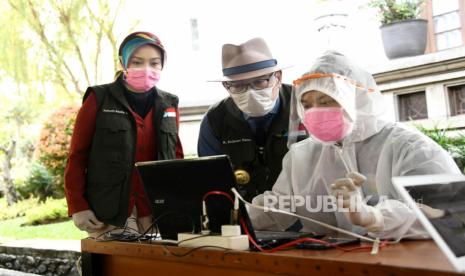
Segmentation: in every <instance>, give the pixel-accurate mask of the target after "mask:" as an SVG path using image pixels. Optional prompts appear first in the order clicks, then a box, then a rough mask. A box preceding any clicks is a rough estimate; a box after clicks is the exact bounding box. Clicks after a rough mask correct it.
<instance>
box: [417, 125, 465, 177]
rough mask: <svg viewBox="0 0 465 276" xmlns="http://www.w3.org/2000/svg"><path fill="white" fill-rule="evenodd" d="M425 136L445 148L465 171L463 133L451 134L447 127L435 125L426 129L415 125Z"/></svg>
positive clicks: (464, 141)
mask: <svg viewBox="0 0 465 276" xmlns="http://www.w3.org/2000/svg"><path fill="white" fill-rule="evenodd" d="M416 127H417V128H418V129H419V130H420V131H421V132H423V133H424V134H425V135H426V136H428V137H429V138H431V139H432V140H433V141H435V142H436V143H438V144H439V145H440V146H441V147H442V148H444V149H445V150H447V151H448V152H449V153H450V155H451V156H452V158H454V161H455V162H456V163H457V165H458V166H459V168H461V170H462V171H463V172H464V173H465V135H464V134H460V135H457V136H451V135H449V134H448V131H447V128H439V127H437V126H435V127H434V128H432V129H426V128H424V127H422V126H416Z"/></svg>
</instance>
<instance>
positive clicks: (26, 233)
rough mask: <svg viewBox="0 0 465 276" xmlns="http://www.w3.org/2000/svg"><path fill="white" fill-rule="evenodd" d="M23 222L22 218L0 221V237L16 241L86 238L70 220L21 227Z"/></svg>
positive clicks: (24, 219)
mask: <svg viewBox="0 0 465 276" xmlns="http://www.w3.org/2000/svg"><path fill="white" fill-rule="evenodd" d="M25 222H26V218H24V217H20V218H15V219H9V220H2V221H0V237H1V238H2V239H16V240H22V239H52V240H80V239H83V238H85V237H87V234H86V232H83V231H80V230H79V229H77V228H76V226H74V223H73V221H71V220H69V221H65V222H59V223H51V224H45V225H38V226H21V224H23V223H25Z"/></svg>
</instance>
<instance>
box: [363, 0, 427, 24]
mask: <svg viewBox="0 0 465 276" xmlns="http://www.w3.org/2000/svg"><path fill="white" fill-rule="evenodd" d="M424 1H425V0H373V1H371V2H370V7H373V8H377V9H378V11H379V16H380V19H381V23H382V24H389V23H392V22H395V21H400V20H406V19H416V18H418V16H419V15H420V13H421V11H422V7H423V2H424Z"/></svg>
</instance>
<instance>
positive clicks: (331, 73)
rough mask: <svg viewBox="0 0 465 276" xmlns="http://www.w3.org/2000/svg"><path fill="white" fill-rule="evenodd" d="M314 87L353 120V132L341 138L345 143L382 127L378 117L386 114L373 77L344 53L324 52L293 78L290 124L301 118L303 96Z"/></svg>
mask: <svg viewBox="0 0 465 276" xmlns="http://www.w3.org/2000/svg"><path fill="white" fill-rule="evenodd" d="M313 90H316V91H320V92H322V93H325V94H327V95H328V96H330V97H332V98H333V99H335V100H336V101H337V102H338V103H339V104H340V105H341V107H342V108H343V109H344V111H345V113H346V115H347V117H348V118H349V119H350V120H351V121H352V122H353V130H352V133H351V134H350V135H349V136H347V137H346V138H345V139H344V143H348V142H357V141H361V140H364V139H366V138H368V137H370V136H372V135H373V134H375V133H377V132H379V131H380V130H381V129H382V128H383V127H384V125H385V122H384V121H381V120H379V118H380V117H381V116H382V115H383V114H384V113H385V107H384V104H383V95H381V93H380V91H379V90H378V88H377V86H376V83H375V81H374V79H373V76H372V75H371V74H370V73H368V72H367V71H365V70H363V69H361V68H359V67H358V66H356V65H355V64H353V63H352V62H351V61H349V60H348V59H347V58H346V57H345V56H344V55H342V54H340V53H338V52H334V51H328V52H326V53H325V54H323V55H322V56H320V57H319V58H317V59H316V61H315V62H314V64H313V66H312V67H311V68H310V70H309V71H308V72H307V73H305V74H304V75H303V76H302V77H301V78H299V79H297V80H295V81H294V93H293V95H294V99H293V102H292V104H293V105H294V107H291V109H293V110H291V119H290V120H291V122H290V125H291V127H292V125H295V122H294V121H297V120H299V121H300V120H302V118H303V113H304V108H303V106H302V103H301V101H300V100H301V97H302V95H303V94H304V93H306V92H309V91H313ZM292 112H294V114H292Z"/></svg>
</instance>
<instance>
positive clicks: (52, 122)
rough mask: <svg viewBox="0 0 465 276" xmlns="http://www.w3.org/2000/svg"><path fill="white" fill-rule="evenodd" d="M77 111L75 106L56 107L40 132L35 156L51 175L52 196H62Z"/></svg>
mask: <svg viewBox="0 0 465 276" xmlns="http://www.w3.org/2000/svg"><path fill="white" fill-rule="evenodd" d="M77 111H78V107H77V106H65V107H62V108H60V109H58V110H57V111H56V112H54V113H52V114H51V116H50V117H49V118H48V119H47V120H46V121H45V123H44V125H43V128H42V131H41V134H40V140H39V144H38V146H37V149H36V156H37V157H38V159H39V161H40V162H41V163H42V164H43V165H44V166H45V168H47V169H48V171H49V172H50V173H51V175H52V177H53V184H52V189H51V190H52V191H53V196H54V197H62V196H63V192H64V181H63V173H64V170H65V166H66V160H67V157H68V151H69V145H70V143H71V135H72V133H73V128H74V122H75V117H76V114H77Z"/></svg>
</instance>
